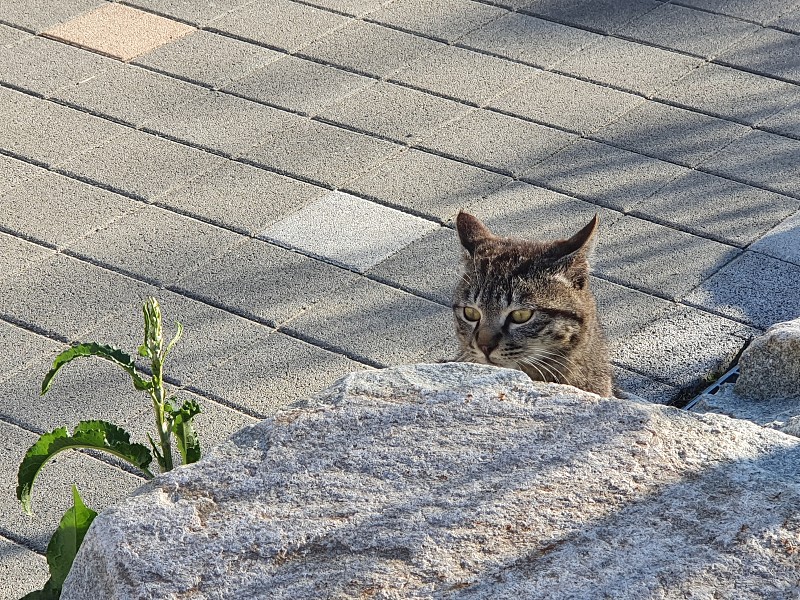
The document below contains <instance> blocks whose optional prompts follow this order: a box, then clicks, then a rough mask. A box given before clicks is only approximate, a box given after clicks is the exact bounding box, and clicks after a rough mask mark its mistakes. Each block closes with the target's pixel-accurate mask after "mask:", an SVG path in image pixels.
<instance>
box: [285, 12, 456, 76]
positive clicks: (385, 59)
mask: <svg viewBox="0 0 800 600" xmlns="http://www.w3.org/2000/svg"><path fill="white" fill-rule="evenodd" d="M443 47H445V45H444V44H442V43H441V42H436V41H434V40H431V39H428V38H424V37H421V36H419V35H413V34H410V33H406V32H403V31H398V30H396V29H390V28H389V27H384V26H383V25H378V24H375V23H370V22H368V21H352V22H351V23H348V24H347V25H346V26H345V27H342V28H341V29H337V30H336V31H334V32H332V33H330V34H328V35H326V36H325V37H323V38H321V39H319V40H318V41H316V42H314V43H312V44H311V45H309V46H306V47H305V48H303V49H302V50H301V51H300V55H302V56H307V57H310V58H313V59H315V60H318V61H322V62H324V63H328V64H331V65H336V66H339V67H344V68H347V69H351V70H354V71H358V72H360V73H366V74H367V75H372V76H376V77H386V76H387V75H389V74H390V73H393V72H395V71H397V70H398V69H399V68H401V67H404V66H405V65H407V64H409V63H411V62H413V61H415V60H417V59H418V58H421V57H423V56H425V55H427V54H430V53H431V52H435V51H436V50H438V49H440V48H443Z"/></svg>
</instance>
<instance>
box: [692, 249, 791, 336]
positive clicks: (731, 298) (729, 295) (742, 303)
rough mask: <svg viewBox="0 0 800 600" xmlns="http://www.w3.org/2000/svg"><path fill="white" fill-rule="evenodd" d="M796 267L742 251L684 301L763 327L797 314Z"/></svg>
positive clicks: (755, 253)
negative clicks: (740, 254)
mask: <svg viewBox="0 0 800 600" xmlns="http://www.w3.org/2000/svg"><path fill="white" fill-rule="evenodd" d="M798 289H800V267H798V266H797V265H793V264H791V263H788V262H784V261H782V260H777V259H775V258H772V257H769V256H766V255H764V254H760V253H757V252H749V251H748V252H745V253H744V254H742V256H740V257H739V258H738V259H737V260H735V261H733V262H731V263H730V264H729V265H727V266H726V267H724V268H723V269H721V270H720V271H719V272H718V273H716V274H715V275H714V276H713V277H711V278H710V279H708V280H707V281H704V282H703V284H702V285H700V286H699V287H698V288H697V289H696V290H694V291H693V292H692V293H691V294H690V295H689V296H687V297H686V302H687V303H689V304H692V305H694V306H699V307H700V308H706V309H709V310H713V311H714V312H717V313H721V314H723V315H727V316H729V317H731V318H732V319H737V320H740V321H744V322H745V323H749V324H751V325H754V326H755V327H759V328H761V329H766V328H767V327H769V326H770V325H773V324H775V323H778V322H780V321H789V320H791V319H794V318H796V317H797V316H798V315H800V296H798V294H797V290H798Z"/></svg>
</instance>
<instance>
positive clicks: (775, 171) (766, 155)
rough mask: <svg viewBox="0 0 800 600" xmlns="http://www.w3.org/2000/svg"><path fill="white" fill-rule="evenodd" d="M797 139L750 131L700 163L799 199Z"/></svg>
mask: <svg viewBox="0 0 800 600" xmlns="http://www.w3.org/2000/svg"><path fill="white" fill-rule="evenodd" d="M798 156H800V140H793V139H789V138H786V137H783V136H780V135H775V134H774V133H767V132H765V131H751V132H750V133H749V134H748V135H746V136H744V137H742V138H741V139H738V140H736V141H734V142H733V143H732V144H731V145H730V146H728V147H726V148H724V149H723V150H722V151H721V152H720V153H719V154H717V155H716V156H713V157H712V158H711V159H709V160H707V161H706V162H704V163H703V164H702V168H703V170H708V171H710V172H712V173H716V174H717V175H723V176H728V177H732V178H735V179H739V180H741V181H744V182H746V183H750V184H753V185H758V186H763V187H765V188H767V189H770V190H774V191H776V192H779V193H782V194H788V195H789V196H793V197H795V198H800V163H798V160H797V157H798Z"/></svg>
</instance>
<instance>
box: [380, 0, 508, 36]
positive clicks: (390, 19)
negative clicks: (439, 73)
mask: <svg viewBox="0 0 800 600" xmlns="http://www.w3.org/2000/svg"><path fill="white" fill-rule="evenodd" d="M505 12H506V11H504V10H502V9H500V8H497V7H495V6H490V5H488V4H478V3H476V2H470V1H469V0H395V1H394V2H390V3H388V4H387V5H386V6H385V7H384V8H382V9H381V10H378V11H375V12H373V13H371V14H370V15H369V19H370V20H375V21H377V22H379V23H383V24H385V25H389V26H391V27H397V28H398V29H404V30H406V31H413V32H414V33H420V34H422V35H424V36H426V37H431V38H435V39H439V40H442V41H445V42H452V41H455V40H457V39H458V38H460V37H462V36H463V35H464V34H466V33H469V32H470V31H472V30H474V29H476V28H477V27H480V26H481V25H482V24H484V23H487V22H490V21H492V20H494V19H496V18H498V17H500V16H502V15H503V14H504V13H505Z"/></svg>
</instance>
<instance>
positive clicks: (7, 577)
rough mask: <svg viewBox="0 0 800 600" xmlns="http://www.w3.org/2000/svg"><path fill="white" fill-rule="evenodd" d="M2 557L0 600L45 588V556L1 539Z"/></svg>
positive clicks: (0, 554)
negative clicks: (0, 599)
mask: <svg viewBox="0 0 800 600" xmlns="http://www.w3.org/2000/svg"><path fill="white" fill-rule="evenodd" d="M4 475H5V474H4ZM7 475H8V476H11V473H8V474H7ZM0 556H2V557H3V562H2V564H0V580H2V581H3V582H4V583H3V584H2V585H0V598H3V599H4V600H11V599H12V598H18V597H20V594H23V595H24V594H29V593H30V592H33V591H35V590H41V589H42V587H44V584H45V582H46V581H47V578H48V570H47V559H45V557H44V556H42V555H41V554H37V553H36V552H31V551H30V550H28V549H27V548H26V547H25V546H20V545H19V544H15V543H14V542H12V541H11V540H7V539H5V538H3V537H0Z"/></svg>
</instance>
